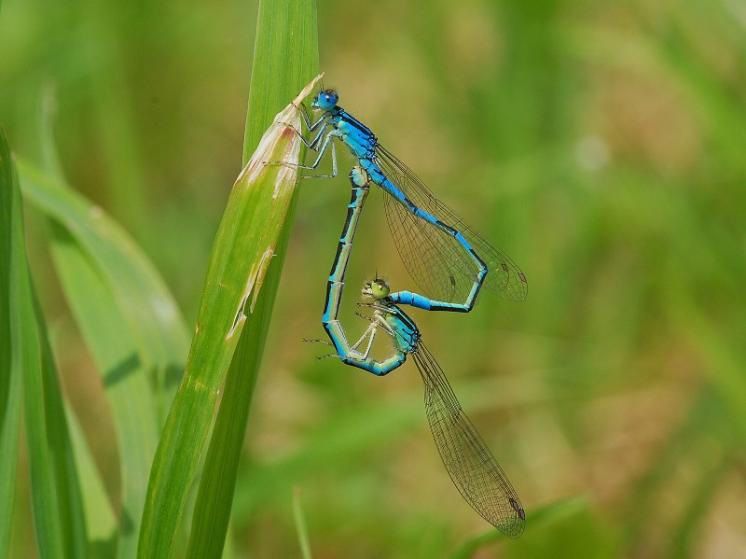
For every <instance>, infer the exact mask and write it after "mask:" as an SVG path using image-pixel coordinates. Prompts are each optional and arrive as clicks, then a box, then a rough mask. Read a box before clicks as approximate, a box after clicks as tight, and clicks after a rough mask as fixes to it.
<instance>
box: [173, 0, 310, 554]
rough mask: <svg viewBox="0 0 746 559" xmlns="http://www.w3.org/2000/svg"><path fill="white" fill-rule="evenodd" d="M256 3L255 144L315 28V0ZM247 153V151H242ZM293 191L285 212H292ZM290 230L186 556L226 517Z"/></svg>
mask: <svg viewBox="0 0 746 559" xmlns="http://www.w3.org/2000/svg"><path fill="white" fill-rule="evenodd" d="M267 8H268V4H267V3H266V2H262V3H260V6H259V17H258V19H257V35H256V44H255V47H254V66H253V68H252V76H251V90H250V92H249V110H248V114H247V120H246V128H245V139H244V142H245V143H244V148H245V152H244V160H247V159H248V153H247V152H246V150H253V149H254V147H255V146H257V145H258V144H259V139H260V133H261V131H262V130H264V129H266V127H267V126H268V125H269V124H270V123H271V122H272V118H273V116H274V115H275V114H276V113H277V112H278V111H279V110H280V109H281V108H282V106H283V104H284V103H285V102H286V100H287V99H290V98H291V97H292V96H293V95H294V94H295V92H297V91H298V90H299V89H300V88H301V87H302V86H303V85H304V84H305V83H307V82H308V81H309V80H310V79H311V78H312V77H313V76H314V75H316V73H317V72H318V66H319V62H318V60H319V57H318V32H317V22H316V2H315V0H304V1H302V2H294V1H290V0H283V1H282V2H274V3H272V5H271V9H267ZM249 153H250V152H249ZM294 198H295V197H294V196H293V199H292V200H291V202H290V208H289V211H288V215H289V216H291V215H292V208H293V206H294ZM289 231H290V220H289V219H286V221H285V223H284V224H282V225H281V229H280V232H279V242H278V244H277V250H276V256H275V257H274V259H273V260H274V265H273V266H272V268H271V269H270V270H269V272H268V273H267V276H266V278H265V282H264V289H263V290H262V292H261V293H259V296H258V299H257V301H256V305H255V306H254V312H253V313H251V315H249V316H248V317H247V320H246V325H245V326H244V330H243V332H242V334H241V338H240V341H239V343H238V348H237V350H236V352H235V354H234V356H233V359H232V361H231V365H230V368H229V370H228V374H227V380H226V383H225V393H224V395H223V399H222V402H221V404H220V407H219V410H218V416H217V419H216V422H215V427H214V429H213V434H212V438H211V441H210V445H209V448H208V451H207V455H206V459H205V467H204V472H203V475H202V477H201V478H200V482H199V491H198V495H197V502H196V505H195V510H194V513H193V516H192V533H191V537H190V541H189V548H188V556H189V557H193V558H195V559H196V558H198V557H213V556H218V555H219V554H220V550H221V549H222V547H223V542H224V540H225V533H226V530H227V526H228V520H229V518H230V512H231V507H232V504H233V493H234V491H235V485H236V476H237V470H238V461H239V457H240V455H241V449H242V447H243V439H244V433H245V430H246V421H247V418H248V413H249V409H250V407H251V398H252V395H253V392H254V385H255V383H256V378H257V372H258V369H259V364H260V362H261V355H262V351H263V348H264V342H265V340H266V335H267V329H268V326H269V320H270V316H271V312H272V305H273V303H274V299H275V295H276V292H277V285H278V283H279V279H280V273H281V270H282V263H283V258H284V254H285V247H286V245H287V239H288V234H289Z"/></svg>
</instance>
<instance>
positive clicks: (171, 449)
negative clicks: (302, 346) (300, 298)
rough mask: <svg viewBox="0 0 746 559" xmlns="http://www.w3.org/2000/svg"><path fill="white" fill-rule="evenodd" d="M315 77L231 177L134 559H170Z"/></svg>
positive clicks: (258, 284)
mask: <svg viewBox="0 0 746 559" xmlns="http://www.w3.org/2000/svg"><path fill="white" fill-rule="evenodd" d="M318 80H319V77H317V78H316V79H314V80H313V81H312V82H311V83H309V84H308V85H307V86H306V87H305V88H304V89H303V91H301V93H300V94H299V95H298V97H297V98H296V99H295V100H294V101H293V102H292V103H290V104H289V105H288V106H287V107H285V109H283V110H282V111H281V112H280V113H279V114H278V115H277V116H276V117H275V120H274V122H273V124H272V125H271V126H270V128H269V129H268V130H267V131H266V132H265V134H264V136H263V137H262V139H261V140H260V142H259V146H258V147H257V149H256V151H255V152H254V155H253V156H252V158H251V160H250V161H249V163H248V164H247V165H246V167H245V168H244V169H243V171H241V174H240V175H239V176H238V179H237V180H236V182H235V184H234V185H233V189H232V191H231V194H230V197H229V199H228V204H227V207H226V210H225V213H224V214H223V219H222V221H221V223H220V227H219V229H218V232H217V235H216V238H215V243H214V245H213V250H212V255H211V259H210V265H209V268H208V271H207V279H206V281H205V288H204V292H203V295H202V302H201V305H200V310H199V313H198V317H197V325H196V328H195V333H194V338H193V339H192V346H191V348H190V351H189V358H188V360H187V365H186V370H185V371H184V377H183V379H182V382H181V385H180V386H179V390H178V391H177V393H176V397H175V399H174V403H173V405H172V407H171V410H170V412H169V415H168V418H167V419H166V425H165V427H164V429H163V433H162V436H161V439H160V441H159V444H158V449H157V451H156V456H155V461H154V462H153V467H152V470H151V473H150V481H149V485H148V495H147V501H146V504H145V511H144V514H143V521H142V526H141V530H140V541H139V545H138V556H139V557H141V558H146V557H148V558H149V557H169V556H171V554H172V553H173V551H174V546H175V536H176V531H177V529H178V526H179V522H180V519H181V515H182V513H183V511H184V505H185V503H186V500H187V498H188V496H189V492H190V488H191V486H192V483H193V482H194V480H195V476H196V473H197V471H198V468H199V465H200V463H201V460H202V458H203V453H204V450H205V447H206V444H207V442H208V440H209V433H210V428H211V427H212V422H213V419H214V416H215V413H216V409H217V405H218V401H219V397H220V394H221V391H222V389H223V386H224V382H225V377H226V373H227V371H228V367H229V365H230V363H231V359H232V357H233V353H234V351H235V349H236V344H237V343H238V339H239V337H240V335H241V332H242V331H243V327H244V324H245V322H246V317H247V315H249V314H251V312H252V310H253V307H254V303H255V301H256V298H257V296H258V294H259V292H260V291H261V289H262V285H263V282H264V277H265V274H266V273H267V269H268V268H269V267H270V266H271V265H272V259H273V256H274V255H275V250H276V246H277V243H278V241H279V238H280V234H281V232H282V230H283V225H284V223H285V219H286V216H287V213H288V210H289V207H290V203H291V201H292V199H293V196H292V195H293V191H294V189H295V185H296V182H297V180H298V170H297V168H292V167H288V166H283V165H268V164H267V162H274V161H284V162H287V163H294V164H298V163H299V162H300V153H301V149H300V148H301V140H300V139H299V138H298V137H297V135H296V134H295V132H294V131H293V128H291V126H292V127H295V128H296V129H300V126H301V116H300V112H299V110H298V108H297V106H298V105H299V104H300V102H302V100H303V99H304V98H305V97H306V96H307V95H308V94H309V93H310V92H311V91H312V90H313V88H314V87H315V85H316V83H317V81H318Z"/></svg>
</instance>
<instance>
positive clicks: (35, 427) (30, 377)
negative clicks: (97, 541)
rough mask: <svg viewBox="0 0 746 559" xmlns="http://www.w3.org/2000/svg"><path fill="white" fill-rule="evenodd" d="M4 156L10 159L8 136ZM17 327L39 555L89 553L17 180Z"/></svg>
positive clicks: (16, 356) (16, 361)
mask: <svg viewBox="0 0 746 559" xmlns="http://www.w3.org/2000/svg"><path fill="white" fill-rule="evenodd" d="M2 143H3V146H2V159H3V161H10V157H9V153H8V148H7V145H6V144H5V141H4V140H2ZM10 187H11V190H12V192H11V197H12V202H11V208H12V214H11V222H12V224H13V226H12V236H13V245H12V249H11V254H12V263H11V270H12V272H11V273H12V274H13V278H12V282H11V313H12V314H11V316H13V318H14V320H13V322H12V323H11V324H12V331H11V336H10V337H11V344H12V351H13V375H21V374H22V376H23V394H24V411H25V417H26V422H25V423H26V440H27V446H28V456H29V465H30V470H31V496H32V508H33V514H34V524H35V528H36V537H37V544H38V549H39V556H40V557H42V559H46V558H60V557H83V556H85V555H86V553H87V547H88V542H87V538H86V529H85V519H84V516H83V504H82V497H81V494H80V486H79V481H78V476H77V471H76V469H75V463H74V456H73V452H72V445H71V442H70V436H69V433H68V430H67V421H66V418H65V409H64V402H63V399H62V392H61V390H60V385H59V381H58V378H57V371H56V369H55V365H54V360H53V358H52V350H51V348H50V346H49V341H48V339H47V334H46V328H45V324H44V319H43V316H42V314H41V312H40V309H39V307H38V305H37V303H36V297H35V294H34V289H33V285H32V283H31V277H30V275H29V269H28V263H27V261H26V252H25V240H24V236H23V218H22V212H21V196H20V192H19V191H18V189H17V185H16V183H15V181H11V183H10Z"/></svg>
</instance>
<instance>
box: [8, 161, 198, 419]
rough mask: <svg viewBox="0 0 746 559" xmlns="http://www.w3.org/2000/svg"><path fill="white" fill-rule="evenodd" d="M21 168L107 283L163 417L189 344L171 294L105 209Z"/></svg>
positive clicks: (25, 183)
mask: <svg viewBox="0 0 746 559" xmlns="http://www.w3.org/2000/svg"><path fill="white" fill-rule="evenodd" d="M18 169H19V175H20V178H21V188H22V189H23V194H24V196H25V197H26V198H27V199H28V200H29V201H30V202H31V203H32V204H33V205H34V206H35V207H36V208H37V209H39V210H40V211H42V212H43V213H44V214H45V215H46V216H47V217H49V218H51V219H52V220H54V221H55V222H56V223H57V224H59V225H60V226H62V227H64V229H66V230H67V232H68V233H69V234H70V236H71V237H72V238H73V239H75V241H76V242H77V243H78V244H79V245H80V247H81V249H82V250H84V251H85V253H86V255H87V256H88V257H89V258H90V259H91V261H92V262H93V263H95V265H96V267H97V269H98V271H99V272H100V273H101V274H102V276H103V278H104V279H105V281H106V283H107V284H108V285H109V287H110V289H111V291H112V292H113V294H114V297H115V299H116V302H117V305H116V306H117V308H118V309H119V310H120V311H121V313H122V316H123V317H124V318H125V321H126V324H127V330H128V332H130V333H131V334H132V335H133V336H134V337H135V342H136V344H137V347H138V349H139V355H140V356H141V357H142V359H143V366H144V367H145V368H146V370H148V371H149V372H151V371H152V372H154V374H155V377H156V382H157V385H158V387H159V390H158V402H159V407H160V415H161V416H163V415H165V412H164V410H165V409H166V408H167V406H168V405H169V404H170V402H171V399H172V393H173V389H174V387H175V385H176V382H177V379H178V373H179V371H180V370H181V363H183V359H184V356H185V354H186V348H187V346H188V335H187V329H186V326H185V324H184V320H183V318H182V317H181V313H180V311H179V309H178V307H177V306H176V303H175V301H174V299H173V297H172V295H171V293H170V292H169V290H168V289H167V287H166V286H165V284H164V283H163V280H162V279H161V277H160V276H159V274H158V272H157V271H156V269H155V268H154V267H153V265H152V263H151V262H150V261H149V260H148V259H147V257H146V256H145V255H144V254H143V253H142V251H141V250H140V249H139V247H138V246H137V245H136V244H135V243H134V241H133V240H132V239H131V238H130V237H129V235H128V234H127V233H126V232H125V231H124V230H123V229H122V228H121V227H119V226H118V225H117V224H116V223H115V222H114V221H112V220H111V219H110V218H109V217H107V216H106V215H105V214H104V213H103V211H102V210H101V208H99V207H96V206H94V205H93V204H91V203H90V202H88V201H87V200H86V199H85V198H83V197H82V196H80V195H79V194H77V193H76V192H74V191H72V190H71V189H69V188H68V187H67V186H66V185H64V184H63V183H62V182H61V181H59V180H57V179H54V178H53V177H51V176H49V175H47V174H45V173H43V172H42V171H40V170H39V169H37V168H35V167H34V166H32V165H31V164H29V163H27V162H23V161H19V163H18Z"/></svg>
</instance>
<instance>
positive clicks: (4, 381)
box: [0, 132, 25, 558]
mask: <svg viewBox="0 0 746 559" xmlns="http://www.w3.org/2000/svg"><path fill="white" fill-rule="evenodd" d="M15 181H16V177H15V171H14V169H13V164H12V160H11V155H10V149H9V148H8V144H7V142H6V140H5V136H4V135H3V134H2V132H0V456H2V459H0V518H2V519H3V521H2V522H0V558H2V557H6V556H7V555H6V554H7V552H8V546H9V544H10V534H11V530H12V527H13V523H12V513H13V502H14V500H15V486H16V466H17V463H18V438H19V433H20V426H21V421H20V420H21V398H22V391H21V373H22V369H21V368H20V366H19V364H18V363H14V360H13V356H14V354H15V352H14V351H13V346H14V344H13V343H12V342H11V332H12V331H13V324H14V323H16V324H17V322H16V320H17V318H16V314H15V312H16V308H15V307H16V304H15V301H17V297H16V296H14V295H17V294H16V293H15V287H14V286H17V285H19V283H20V277H21V275H22V272H23V270H24V269H25V268H24V266H22V265H20V264H21V263H22V261H21V260H20V257H21V256H22V254H23V253H22V252H21V251H22V250H23V236H22V229H21V226H20V222H19V220H20V207H19V206H18V201H19V200H18V196H17V194H16V190H17V188H18V187H17V185H16V184H15Z"/></svg>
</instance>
